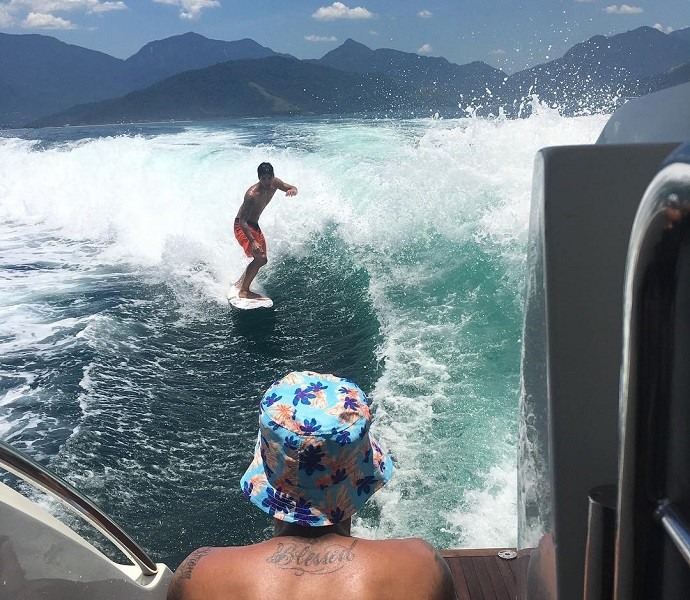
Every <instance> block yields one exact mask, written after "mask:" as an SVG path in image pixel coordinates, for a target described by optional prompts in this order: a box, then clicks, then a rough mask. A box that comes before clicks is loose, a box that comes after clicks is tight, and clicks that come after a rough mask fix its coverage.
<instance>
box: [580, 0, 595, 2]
mask: <svg viewBox="0 0 690 600" xmlns="http://www.w3.org/2000/svg"><path fill="white" fill-rule="evenodd" d="M596 1H597V0H575V2H596Z"/></svg>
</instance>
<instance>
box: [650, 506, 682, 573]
mask: <svg viewBox="0 0 690 600" xmlns="http://www.w3.org/2000/svg"><path fill="white" fill-rule="evenodd" d="M656 518H657V519H659V521H660V522H661V524H662V525H663V527H664V530H665V531H666V533H667V534H668V536H669V538H671V541H672V542H673V545H674V546H675V547H676V549H677V550H678V552H680V553H681V555H682V556H683V558H684V559H685V562H686V563H688V565H690V528H689V527H688V524H687V522H686V521H685V519H684V518H683V517H682V516H681V515H680V513H679V512H678V509H677V508H676V507H675V506H674V505H673V504H671V503H670V502H668V501H664V502H660V503H659V506H658V507H657V509H656Z"/></svg>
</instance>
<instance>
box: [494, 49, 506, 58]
mask: <svg viewBox="0 0 690 600" xmlns="http://www.w3.org/2000/svg"><path fill="white" fill-rule="evenodd" d="M505 53H506V51H505V50H501V49H500V48H498V49H496V50H492V51H491V52H490V54H493V55H494V56H503V55H504V54H505Z"/></svg>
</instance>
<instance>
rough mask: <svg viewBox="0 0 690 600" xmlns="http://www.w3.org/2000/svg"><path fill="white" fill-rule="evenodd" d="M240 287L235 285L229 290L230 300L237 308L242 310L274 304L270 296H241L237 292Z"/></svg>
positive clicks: (268, 306)
mask: <svg viewBox="0 0 690 600" xmlns="http://www.w3.org/2000/svg"><path fill="white" fill-rule="evenodd" d="M238 292H239V289H237V288H236V287H235V286H234V285H233V286H232V287H231V288H230V291H229V292H228V302H230V304H232V305H233V306H234V307H235V308H241V309H242V310H252V309H253V308H270V307H271V306H273V300H271V299H270V298H269V297H268V296H261V298H240V297H239V296H238V295H237V294H238Z"/></svg>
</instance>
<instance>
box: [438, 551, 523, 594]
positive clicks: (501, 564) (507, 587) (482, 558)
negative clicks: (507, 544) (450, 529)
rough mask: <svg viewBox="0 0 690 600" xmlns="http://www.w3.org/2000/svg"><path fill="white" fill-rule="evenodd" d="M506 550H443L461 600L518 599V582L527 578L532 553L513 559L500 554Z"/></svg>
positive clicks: (442, 552) (442, 553)
mask: <svg viewBox="0 0 690 600" xmlns="http://www.w3.org/2000/svg"><path fill="white" fill-rule="evenodd" d="M504 550H506V548H484V549H479V550H475V549H472V550H441V555H442V556H443V558H445V559H446V562H447V563H448V566H449V567H450V570H451V572H452V574H453V580H454V581H455V589H456V591H457V595H458V600H515V599H516V598H517V591H518V582H519V581H522V582H524V581H525V579H526V575H527V563H528V562H529V554H524V555H517V551H516V550H515V549H514V548H509V549H508V550H512V551H513V552H514V553H515V554H516V555H517V557H516V558H512V559H505V558H501V557H500V556H499V555H498V553H499V552H502V551H504Z"/></svg>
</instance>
